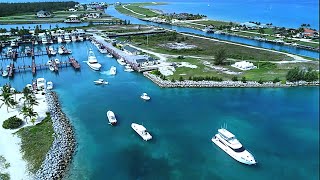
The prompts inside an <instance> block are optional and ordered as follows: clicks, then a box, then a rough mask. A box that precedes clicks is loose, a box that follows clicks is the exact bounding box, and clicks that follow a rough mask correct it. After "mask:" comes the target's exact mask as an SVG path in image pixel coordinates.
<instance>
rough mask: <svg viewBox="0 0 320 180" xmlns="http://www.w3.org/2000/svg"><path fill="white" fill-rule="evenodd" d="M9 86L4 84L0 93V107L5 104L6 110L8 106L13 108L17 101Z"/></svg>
mask: <svg viewBox="0 0 320 180" xmlns="http://www.w3.org/2000/svg"><path fill="white" fill-rule="evenodd" d="M10 89H11V87H10V86H9V85H4V86H3V87H2V94H1V95H0V100H1V101H2V104H0V108H1V107H2V106H3V105H4V104H5V105H6V106H7V112H9V108H14V107H15V105H17V102H16V101H15V100H14V99H13V97H12V95H13V92H11V90H10Z"/></svg>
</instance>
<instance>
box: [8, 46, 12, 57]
mask: <svg viewBox="0 0 320 180" xmlns="http://www.w3.org/2000/svg"><path fill="white" fill-rule="evenodd" d="M12 52H13V50H12V48H11V47H8V49H7V56H11V54H12Z"/></svg>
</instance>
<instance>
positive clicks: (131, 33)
mask: <svg viewBox="0 0 320 180" xmlns="http://www.w3.org/2000/svg"><path fill="white" fill-rule="evenodd" d="M165 32H167V31H165V30H162V31H154V30H151V31H142V32H128V33H114V34H108V35H107V36H108V37H109V38H113V37H120V36H138V35H149V34H161V33H165Z"/></svg>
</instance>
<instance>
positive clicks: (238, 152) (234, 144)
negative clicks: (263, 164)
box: [211, 128, 257, 165]
mask: <svg viewBox="0 0 320 180" xmlns="http://www.w3.org/2000/svg"><path fill="white" fill-rule="evenodd" d="M211 140H212V142H213V143H215V144H216V145H217V146H218V147H220V148H221V149H222V150H223V151H225V152H226V153H227V154H229V155H230V156H231V157H232V158H233V159H235V160H237V161H239V162H241V163H244V164H247V165H253V164H256V163H257V162H256V160H255V159H254V157H253V155H252V154H251V153H250V152H249V151H247V150H246V149H245V148H244V147H243V146H242V144H241V143H240V142H239V141H238V139H237V138H236V137H235V135H233V134H232V133H231V132H229V131H228V130H227V129H224V128H221V129H218V134H216V135H215V136H213V137H212V139H211Z"/></svg>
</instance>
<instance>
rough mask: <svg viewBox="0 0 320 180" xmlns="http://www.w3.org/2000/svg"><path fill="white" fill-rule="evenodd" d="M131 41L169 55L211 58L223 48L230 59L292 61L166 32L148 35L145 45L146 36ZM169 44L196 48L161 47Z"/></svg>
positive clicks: (286, 58)
mask: <svg viewBox="0 0 320 180" xmlns="http://www.w3.org/2000/svg"><path fill="white" fill-rule="evenodd" d="M131 41H132V42H133V43H134V44H138V45H140V46H141V47H142V48H146V49H150V50H152V51H155V52H159V53H164V54H171V55H183V56H187V55H190V56H213V55H214V54H215V53H216V51H217V50H219V49H222V48H224V49H226V51H227V57H228V58H232V59H245V60H250V61H281V60H291V59H292V58H290V57H288V56H286V55H284V54H279V53H275V52H270V51H265V50H257V49H253V48H248V47H243V46H239V45H233V44H227V43H224V42H216V41H211V40H207V39H201V38H198V37H189V36H185V35H181V34H178V33H175V32H168V33H166V34H161V35H159V34H158V35H149V36H148V44H146V43H147V41H146V36H131ZM169 42H171V43H172V42H183V43H186V44H192V45H195V46H197V47H196V48H192V49H181V50H176V49H169V48H167V47H163V46H161V45H164V44H167V43H169Z"/></svg>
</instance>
